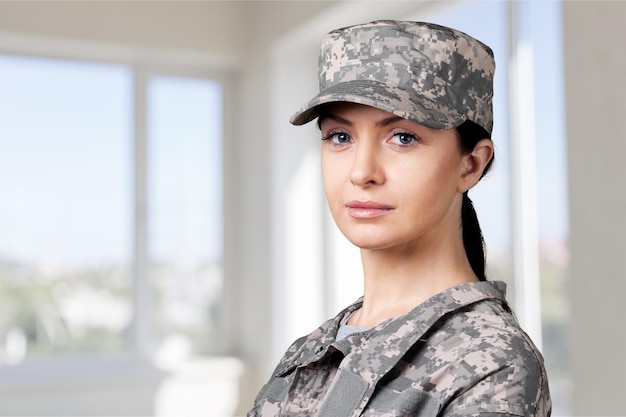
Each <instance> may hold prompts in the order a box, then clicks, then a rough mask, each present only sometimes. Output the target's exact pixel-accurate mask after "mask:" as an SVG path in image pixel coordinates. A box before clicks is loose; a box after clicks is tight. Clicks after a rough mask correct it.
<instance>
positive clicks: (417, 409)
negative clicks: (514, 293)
mask: <svg viewBox="0 0 626 417" xmlns="http://www.w3.org/2000/svg"><path fill="white" fill-rule="evenodd" d="M505 288H506V287H505V284H504V283H502V282H476V283H469V284H463V285H460V286H457V287H454V288H450V289H448V290H446V291H444V292H442V293H440V294H438V295H435V296H434V297H432V298H431V299H429V300H427V301H426V302H424V303H422V304H421V305H419V306H418V307H416V308H415V309H413V310H412V311H411V312H409V313H408V314H406V315H404V316H401V317H397V318H394V319H390V320H387V321H385V322H383V323H381V324H379V325H378V326H376V327H375V328H373V329H370V330H367V331H364V332H359V333H355V334H352V335H351V336H348V337H347V338H345V339H342V340H340V341H335V335H336V334H337V329H338V328H339V325H340V322H341V319H342V318H343V317H344V316H345V315H346V314H350V313H351V312H353V311H355V310H356V309H358V308H359V307H360V306H361V302H362V301H361V300H358V301H357V302H356V303H354V304H353V305H351V306H349V307H348V308H346V309H345V310H344V311H342V312H341V313H339V315H338V316H337V317H335V318H334V319H332V320H329V321H327V322H326V323H324V324H322V326H320V327H319V328H318V329H317V330H315V331H314V332H313V333H311V334H310V335H308V336H306V337H303V338H301V339H299V340H297V341H296V342H294V344H293V345H292V346H291V347H290V348H289V349H288V350H287V352H286V353H285V355H284V357H283V358H282V360H281V361H280V363H279V364H278V366H277V367H276V370H275V371H274V373H273V375H272V377H271V379H270V380H269V382H268V383H267V384H266V385H265V386H264V387H263V389H262V390H261V392H260V393H259V395H258V396H257V399H256V401H255V404H254V407H253V409H252V410H250V412H249V413H248V417H257V416H263V417H269V416H299V417H302V416H320V417H322V416H323V417H348V416H351V417H355V416H385V417H394V416H447V417H452V416H454V417H458V416H464V417H467V416H499V417H502V416H525V417H529V416H549V415H550V412H551V402H550V395H549V392H548V382H547V377H546V372H545V369H544V366H543V359H542V357H541V354H540V353H539V352H538V350H537V348H536V347H535V346H534V345H533V343H532V341H531V340H530V339H529V337H528V336H527V335H526V334H525V333H524V332H523V331H522V330H521V328H520V327H519V324H518V323H517V320H516V319H515V317H514V316H513V314H512V313H511V310H510V309H509V307H508V305H507V303H506V301H505V298H504V297H505Z"/></svg>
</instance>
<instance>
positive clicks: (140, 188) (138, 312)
mask: <svg viewBox="0 0 626 417" xmlns="http://www.w3.org/2000/svg"><path fill="white" fill-rule="evenodd" d="M0 54H7V55H17V56H32V57H40V58H49V59H66V60H75V61H78V62H99V63H103V64H119V65H124V66H127V67H128V68H129V69H130V71H131V72H132V73H133V76H134V80H133V81H134V96H133V100H134V112H135V114H134V118H133V120H134V134H133V152H134V155H133V159H132V161H133V162H132V163H133V167H132V169H131V172H132V173H133V178H132V180H131V181H133V184H132V186H133V198H132V201H131V204H133V207H132V211H131V212H132V213H133V214H132V216H133V223H134V229H133V230H132V233H133V245H132V248H133V253H132V261H133V268H132V269H133V284H132V301H133V307H134V311H135V314H134V317H133V322H132V336H131V338H130V346H129V349H128V351H127V352H124V353H123V354H122V355H121V356H120V355H115V354H104V355H101V354H94V355H86V357H83V358H82V359H80V362H81V363H82V364H84V365H86V366H90V367H91V366H93V367H94V369H96V373H95V375H94V376H96V377H97V375H98V371H97V370H98V369H100V370H101V371H104V370H105V369H118V370H119V371H121V372H123V370H124V369H127V366H126V365H120V366H119V367H118V366H115V365H113V366H112V365H111V361H113V362H115V363H116V361H118V359H119V361H121V362H119V363H121V364H126V363H128V361H129V360H130V361H132V362H137V361H138V362H144V361H148V362H150V361H151V360H152V359H153V354H154V353H155V352H154V350H155V347H156V346H155V345H154V340H153V337H152V334H151V333H152V323H151V321H150V315H151V308H152V305H151V300H150V293H151V289H150V278H149V262H150V260H149V253H148V242H149V235H148V234H149V231H148V223H147V222H148V215H149V207H148V201H147V197H148V161H147V158H148V147H147V146H148V144H147V122H148V118H147V111H148V108H147V107H148V103H147V92H148V83H149V81H150V79H151V78H152V77H160V76H166V77H168V76H169V77H185V78H201V79H210V80H213V81H216V82H218V83H219V84H220V86H221V87H222V92H223V93H222V96H223V103H222V104H223V121H222V123H223V138H222V140H223V144H224V146H222V149H223V151H222V152H223V155H222V158H223V159H224V160H225V159H226V158H225V154H226V153H227V149H226V143H227V141H226V140H225V137H226V136H227V134H228V132H229V128H228V126H227V123H226V122H227V120H228V118H229V115H228V109H229V108H230V106H231V104H230V102H231V98H230V97H231V95H232V92H233V85H232V79H231V77H230V76H229V75H228V74H229V71H230V72H232V70H233V68H235V65H236V63H235V62H231V61H227V60H220V59H215V58H214V57H211V56H208V55H205V54H200V53H190V52H178V51H172V50H157V49H152V48H139V47H133V46H125V45H114V44H108V43H99V42H93V41H83V40H68V39H56V38H50V37H39V36H22V35H16V34H12V33H3V32H1V31H0ZM222 170H223V172H222V178H224V171H225V167H224V165H223V166H222ZM224 182H225V181H224ZM224 188H225V187H224V186H223V187H222V190H223V191H222V194H224ZM224 203H225V200H224V198H222V205H224ZM222 212H223V213H225V212H226V210H222ZM218 325H219V326H220V327H223V328H226V327H227V325H226V323H219V324H218ZM228 340H229V339H224V340H219V341H216V343H215V346H214V347H213V350H214V351H215V354H218V353H222V352H224V351H226V350H227V348H228V346H225V344H227V343H228ZM116 358H117V359H116ZM55 362H58V359H57V358H55V356H50V357H49V358H48V359H46V360H45V361H42V362H41V363H38V364H37V365H34V364H31V363H29V361H28V359H26V361H25V362H24V363H23V364H20V365H17V366H14V367H13V369H11V371H10V372H5V371H6V369H3V370H2V372H0V388H1V387H2V385H3V383H4V382H7V383H9V382H10V381H9V380H10V379H13V380H14V377H15V375H16V373H17V374H20V369H24V370H25V373H26V374H28V373H30V372H33V371H32V369H33V366H34V367H35V368H37V369H40V368H41V367H43V368H49V369H50V371H51V378H52V379H51V381H53V380H54V377H53V375H55V374H56V372H57V371H58V366H57V365H55ZM43 372H44V374H46V373H47V372H46V370H45V369H43ZM150 372H152V371H150ZM5 379H6V381H5Z"/></svg>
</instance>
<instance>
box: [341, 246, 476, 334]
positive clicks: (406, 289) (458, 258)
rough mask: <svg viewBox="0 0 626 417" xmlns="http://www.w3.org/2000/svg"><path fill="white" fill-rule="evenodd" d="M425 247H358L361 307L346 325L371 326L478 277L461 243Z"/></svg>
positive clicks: (404, 312) (401, 313)
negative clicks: (361, 272)
mask: <svg viewBox="0 0 626 417" xmlns="http://www.w3.org/2000/svg"><path fill="white" fill-rule="evenodd" d="M426 248H427V249H425V248H424V247H421V248H418V247H415V246H414V245H413V246H411V247H404V248H393V249H385V250H366V249H362V250H361V258H362V262H363V273H364V298H363V306H362V307H361V309H359V310H358V311H357V312H356V313H355V314H354V315H353V316H352V318H351V320H350V324H353V325H358V326H364V327H373V326H375V325H377V324H379V323H381V322H382V321H385V320H387V319H390V318H393V317H398V316H400V315H403V314H406V313H408V312H409V311H411V310H412V309H413V308H415V307H416V306H418V305H419V304H421V303H423V302H424V301H426V300H427V299H429V298H430V297H432V296H434V295H436V294H438V293H440V292H442V291H444V290H446V289H448V288H451V287H454V286H456V285H459V284H462V283H465V282H472V281H477V280H478V279H477V277H476V275H475V274H474V273H473V271H472V268H471V266H470V265H469V262H468V261H467V257H466V255H465V250H464V249H463V245H462V243H461V245H450V244H449V242H448V244H442V245H436V246H435V245H427V246H426Z"/></svg>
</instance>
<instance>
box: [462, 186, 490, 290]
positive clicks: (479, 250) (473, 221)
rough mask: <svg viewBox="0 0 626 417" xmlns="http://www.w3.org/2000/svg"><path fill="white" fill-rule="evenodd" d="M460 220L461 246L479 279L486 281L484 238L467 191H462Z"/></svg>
mask: <svg viewBox="0 0 626 417" xmlns="http://www.w3.org/2000/svg"><path fill="white" fill-rule="evenodd" d="M461 222H462V224H463V226H462V227H463V246H464V247H465V254H466V255H467V259H468V260H469V263H470V266H471V267H472V270H473V271H474V274H476V276H477V277H478V279H479V280H481V281H487V276H486V275H485V263H486V261H485V240H484V239H483V233H482V231H481V230H480V224H479V223H478V216H477V215H476V210H474V204H472V200H470V198H469V196H468V195H467V191H466V192H464V193H463V206H462V207H461Z"/></svg>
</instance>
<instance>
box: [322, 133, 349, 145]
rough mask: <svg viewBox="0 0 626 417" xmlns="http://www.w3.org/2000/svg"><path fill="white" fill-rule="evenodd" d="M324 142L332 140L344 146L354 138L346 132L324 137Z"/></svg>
mask: <svg viewBox="0 0 626 417" xmlns="http://www.w3.org/2000/svg"><path fill="white" fill-rule="evenodd" d="M322 140H330V141H331V142H333V143H336V144H342V143H348V142H350V141H351V140H352V138H351V137H350V135H348V134H347V133H345V132H332V133H330V134H328V135H327V136H325V137H323V138H322Z"/></svg>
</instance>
